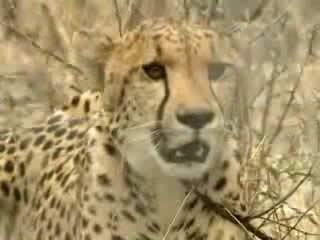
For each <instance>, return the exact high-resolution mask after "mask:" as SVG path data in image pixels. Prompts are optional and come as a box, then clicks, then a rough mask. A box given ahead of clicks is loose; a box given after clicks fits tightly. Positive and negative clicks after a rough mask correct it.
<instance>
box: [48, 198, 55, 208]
mask: <svg viewBox="0 0 320 240" xmlns="http://www.w3.org/2000/svg"><path fill="white" fill-rule="evenodd" d="M49 205H50V208H54V207H55V205H56V198H55V197H52V198H51V200H50V204H49Z"/></svg>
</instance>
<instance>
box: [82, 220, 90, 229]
mask: <svg viewBox="0 0 320 240" xmlns="http://www.w3.org/2000/svg"><path fill="white" fill-rule="evenodd" d="M88 224H89V221H88V219H86V218H82V227H83V228H87V227H88Z"/></svg>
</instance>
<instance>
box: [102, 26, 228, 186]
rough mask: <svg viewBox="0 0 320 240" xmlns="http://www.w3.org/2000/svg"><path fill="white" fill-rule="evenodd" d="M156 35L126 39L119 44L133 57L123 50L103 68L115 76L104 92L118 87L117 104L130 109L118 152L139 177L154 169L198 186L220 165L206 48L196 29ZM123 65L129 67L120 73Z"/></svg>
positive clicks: (218, 123)
mask: <svg viewBox="0 0 320 240" xmlns="http://www.w3.org/2000/svg"><path fill="white" fill-rule="evenodd" d="M158 29H161V27H158V28H157V30H154V31H151V30H150V31H149V32H147V33H144V34H141V33H140V34H139V35H138V36H137V35H129V36H128V37H127V38H126V39H125V41H126V43H127V44H128V45H129V46H130V47H131V50H132V49H135V51H133V50H132V51H133V53H132V56H134V57H132V59H130V54H129V53H128V52H129V50H128V49H126V50H127V51H126V52H125V54H126V58H125V59H124V58H121V59H118V61H116V59H117V58H116V57H117V55H116V56H115V57H114V58H112V60H111V65H109V68H108V69H118V70H119V69H120V70H121V73H119V72H118V73H114V72H113V73H112V74H111V75H110V74H109V76H110V79H111V80H112V81H110V82H109V83H107V84H106V86H109V87H110V83H111V82H112V83H116V82H117V83H118V84H121V86H122V87H119V88H121V89H122V94H120V93H119V94H118V96H120V95H122V96H121V99H120V101H121V103H122V104H124V105H125V106H126V110H128V108H129V107H130V106H131V108H132V110H131V112H130V114H129V113H127V115H128V116H127V117H128V118H130V119H129V120H128V122H126V124H127V125H129V126H127V130H125V131H123V134H122V137H123V139H124V141H123V142H124V143H123V147H122V150H121V151H122V152H123V153H125V158H126V159H127V161H128V162H129V165H130V166H131V167H132V168H133V169H135V170H136V171H138V172H140V173H141V175H143V176H146V175H147V174H149V175H150V176H154V175H157V174H158V172H159V168H160V172H162V173H164V174H165V175H168V176H171V177H175V178H178V179H182V180H198V179H201V178H202V177H203V176H205V174H206V173H207V172H208V171H209V169H211V168H214V167H215V166H218V164H220V158H221V152H222V150H223V146H224V141H225V130H224V118H223V113H222V111H221V108H220V106H219V104H218V102H217V98H216V97H215V96H216V95H215V94H214V91H216V90H217V89H213V85H214V84H212V82H211V80H210V79H209V75H210V72H209V69H210V70H211V72H212V68H210V67H211V66H212V65H211V63H212V60H213V56H212V54H211V53H212V51H211V48H210V44H211V43H210V40H209V39H208V37H207V36H206V34H205V33H204V32H201V30H198V29H192V31H191V30H189V29H185V31H184V32H183V34H182V33H181V32H180V31H178V30H177V29H176V28H175V27H174V26H171V27H169V28H167V29H166V30H163V29H162V30H158ZM159 31H161V34H159ZM130 40H131V45H130V44H129V43H128V42H130ZM120 49H124V47H123V45H122V47H121V48H120ZM118 51H119V52H121V50H118ZM136 51H137V52H136ZM119 52H118V54H119ZM119 55H120V54H119ZM128 61H132V62H134V63H135V67H134V68H131V69H128V70H126V68H125V67H123V66H124V65H125V63H126V62H128ZM132 62H130V63H131V64H132ZM112 64H115V65H114V66H113V65H112ZM121 64H122V66H121ZM128 65H129V64H128ZM124 73H126V74H124ZM119 79H121V80H119ZM119 92H120V90H119ZM112 94H114V93H111V95H112ZM116 101H117V102H119V97H118V98H117V100H116ZM133 105H134V107H132V106H133ZM130 125H131V127H130Z"/></svg>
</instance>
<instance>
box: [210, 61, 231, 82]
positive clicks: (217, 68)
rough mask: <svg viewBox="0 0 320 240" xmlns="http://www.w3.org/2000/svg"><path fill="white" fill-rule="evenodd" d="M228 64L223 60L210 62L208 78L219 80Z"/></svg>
mask: <svg viewBox="0 0 320 240" xmlns="http://www.w3.org/2000/svg"><path fill="white" fill-rule="evenodd" d="M228 67H230V64H228V63H224V62H214V63H210V64H209V66H208V78H209V80H211V81H216V80H219V79H220V78H221V77H222V76H223V75H224V74H225V72H226V71H227V69H228Z"/></svg>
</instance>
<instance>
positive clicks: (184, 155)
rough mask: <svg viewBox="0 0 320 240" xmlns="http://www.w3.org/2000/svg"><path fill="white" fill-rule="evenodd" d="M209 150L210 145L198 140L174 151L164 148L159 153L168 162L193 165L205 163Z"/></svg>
mask: <svg viewBox="0 0 320 240" xmlns="http://www.w3.org/2000/svg"><path fill="white" fill-rule="evenodd" d="M209 150H210V148H209V146H208V144H206V143H205V142H203V141H200V140H198V139H197V140H193V141H191V142H188V143H186V144H183V145H182V146H179V147H177V148H174V149H170V148H167V147H165V146H162V147H160V149H159V152H160V154H161V155H162V157H163V159H164V160H165V161H166V162H169V163H176V164H186V165H188V164H190V165H192V164H194V163H204V162H205V161H206V159H207V157H208V154H209Z"/></svg>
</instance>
